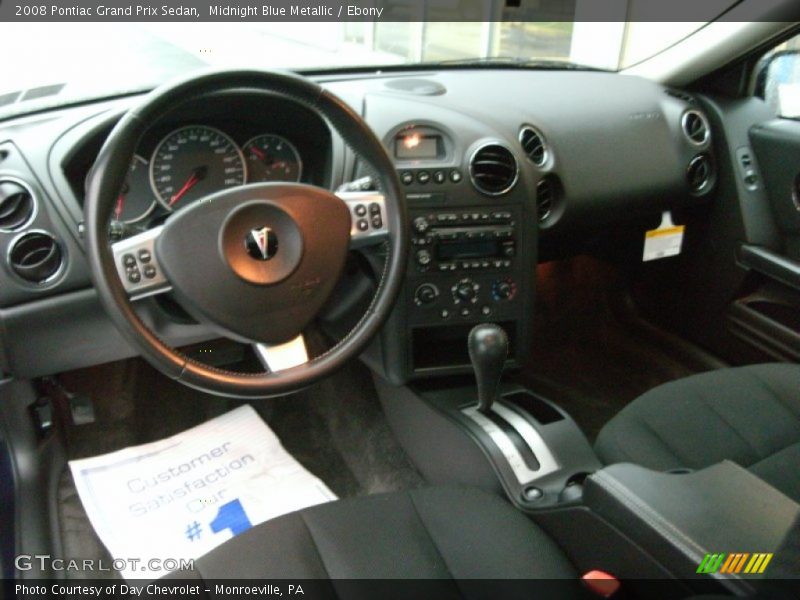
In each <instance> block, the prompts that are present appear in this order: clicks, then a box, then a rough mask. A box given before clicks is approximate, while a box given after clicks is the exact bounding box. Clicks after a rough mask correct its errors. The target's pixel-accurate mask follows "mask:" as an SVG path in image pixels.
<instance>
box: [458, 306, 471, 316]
mask: <svg viewBox="0 0 800 600" xmlns="http://www.w3.org/2000/svg"><path fill="white" fill-rule="evenodd" d="M458 312H459V314H460V315H461V316H462V317H464V318H465V319H466V318H467V317H468V316H470V314H471V312H472V311H470V309H468V308H467V307H466V306H465V307H464V308H462V309H461V310H460V311H458Z"/></svg>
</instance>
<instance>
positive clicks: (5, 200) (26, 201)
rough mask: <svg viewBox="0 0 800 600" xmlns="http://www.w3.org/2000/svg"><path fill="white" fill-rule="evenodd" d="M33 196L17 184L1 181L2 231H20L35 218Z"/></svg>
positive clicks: (0, 212)
mask: <svg viewBox="0 0 800 600" xmlns="http://www.w3.org/2000/svg"><path fill="white" fill-rule="evenodd" d="M35 206H36V205H35V201H34V199H33V194H31V192H30V190H29V189H27V188H26V187H25V186H23V185H21V184H19V183H17V182H15V181H9V180H4V181H0V231H18V230H19V229H22V228H23V227H24V226H25V225H26V224H27V223H28V222H29V221H30V220H31V218H32V217H33V213H34V210H35Z"/></svg>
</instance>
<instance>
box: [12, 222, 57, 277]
mask: <svg viewBox="0 0 800 600" xmlns="http://www.w3.org/2000/svg"><path fill="white" fill-rule="evenodd" d="M8 259H9V262H10V263H11V268H12V269H13V270H14V272H15V273H16V274H17V275H19V276H20V277H21V278H22V279H24V280H25V281H30V282H31V283H46V282H47V281H49V280H50V279H52V278H53V277H54V276H55V275H56V273H58V271H59V269H60V268H61V265H62V262H63V254H62V253H61V247H60V246H59V245H58V242H57V241H56V240H55V238H54V237H53V236H52V235H50V234H49V233H46V232H44V231H32V232H30V233H26V234H25V235H23V236H22V237H20V238H19V239H17V241H16V242H14V244H13V246H12V247H11V252H9V255H8Z"/></svg>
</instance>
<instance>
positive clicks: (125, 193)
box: [113, 154, 156, 224]
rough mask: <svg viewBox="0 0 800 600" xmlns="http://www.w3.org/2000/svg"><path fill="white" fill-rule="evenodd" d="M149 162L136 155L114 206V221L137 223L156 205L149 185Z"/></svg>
mask: <svg viewBox="0 0 800 600" xmlns="http://www.w3.org/2000/svg"><path fill="white" fill-rule="evenodd" d="M147 179H148V172H147V160H145V159H144V158H142V157H141V156H139V155H138V154H135V155H134V156H133V161H131V166H130V167H129V169H128V176H127V177H126V178H125V183H123V184H122V189H121V190H120V192H119V196H118V197H117V203H116V204H115V205H114V214H113V219H114V220H115V221H122V222H123V223H126V224H132V223H137V222H138V221H141V220H142V219H144V218H145V217H147V216H148V215H149V214H150V213H151V212H152V210H153V208H154V207H155V205H156V201H155V200H153V195H152V193H151V191H150V186H149V184H148V181H147Z"/></svg>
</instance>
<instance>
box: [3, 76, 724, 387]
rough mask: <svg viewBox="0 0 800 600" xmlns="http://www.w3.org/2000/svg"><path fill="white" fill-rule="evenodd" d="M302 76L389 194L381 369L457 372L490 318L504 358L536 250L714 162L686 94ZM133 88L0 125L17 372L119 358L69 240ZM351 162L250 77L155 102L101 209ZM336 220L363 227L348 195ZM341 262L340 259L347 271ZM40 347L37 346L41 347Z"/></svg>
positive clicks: (528, 294)
mask: <svg viewBox="0 0 800 600" xmlns="http://www.w3.org/2000/svg"><path fill="white" fill-rule="evenodd" d="M320 82H321V83H322V84H323V85H324V86H325V87H327V88H328V89H330V90H331V91H333V92H334V93H336V94H337V95H338V96H339V97H340V98H342V99H343V100H344V101H345V102H346V103H347V104H349V105H350V107H352V108H353V109H354V110H355V111H357V112H359V113H360V114H361V115H362V116H363V117H364V118H365V120H366V121H367V123H368V125H369V126H370V127H371V128H372V129H373V131H374V132H375V133H376V135H377V136H378V137H379V139H381V140H382V141H383V143H384V146H385V148H386V150H387V152H388V153H389V155H390V156H391V157H392V159H393V161H394V164H395V166H396V168H397V174H398V177H399V180H400V182H401V185H402V188H403V190H404V192H405V194H406V200H407V205H408V223H409V230H410V232H411V236H412V238H411V240H410V241H411V254H410V255H409V265H408V270H407V273H406V283H405V286H404V290H403V292H402V295H401V298H400V300H399V302H398V304H397V307H396V309H395V311H394V313H393V315H392V317H391V318H390V321H389V323H388V324H387V326H386V328H385V332H384V334H383V335H382V336H380V340H379V341H378V342H377V344H375V345H374V347H373V348H372V349H371V350H370V352H368V354H367V355H366V359H367V360H368V362H370V363H371V366H373V367H374V368H375V369H378V370H381V371H383V372H384V374H385V375H386V376H387V377H388V378H389V379H390V380H392V381H395V382H403V381H406V380H408V379H410V378H417V377H428V376H433V375H447V374H456V373H462V372H466V370H468V364H469V361H468V356H467V355H466V344H465V343H464V340H465V339H466V334H467V332H468V331H469V329H470V328H471V327H472V326H473V325H474V324H475V323H478V322H482V321H486V320H491V321H493V322H497V323H500V324H502V325H503V326H504V327H505V328H506V329H507V331H508V333H509V336H510V338H511V344H512V359H513V360H514V361H521V360H523V359H524V357H525V354H526V352H527V345H528V343H529V342H528V340H529V339H530V330H529V328H530V317H531V315H532V306H533V301H534V298H535V291H536V287H535V285H536V282H535V276H534V274H535V270H536V269H535V267H536V264H537V263H538V262H539V260H540V259H541V258H542V257H547V256H548V253H550V252H551V251H552V250H551V249H552V248H556V249H557V252H558V253H560V254H562V255H563V254H567V255H568V254H569V253H571V252H574V253H577V252H579V251H581V249H582V243H583V241H584V240H585V239H587V238H588V237H591V236H592V235H596V234H598V233H601V232H606V233H608V232H609V231H611V232H613V231H615V230H616V228H621V227H624V226H626V225H627V224H630V223H633V224H634V226H635V227H636V228H638V229H637V231H639V232H641V231H644V230H646V228H647V227H648V224H652V223H653V222H655V224H656V225H657V224H658V222H659V219H660V216H661V213H662V211H664V210H668V209H673V210H680V209H682V208H685V207H690V208H691V207H693V206H700V205H703V204H704V203H708V202H710V201H711V200H713V198H714V192H715V189H716V180H717V172H718V168H717V164H718V159H717V157H716V156H715V146H714V143H715V137H714V135H713V131H712V126H711V123H710V121H709V119H708V117H707V116H706V114H705V111H704V109H703V105H702V103H701V102H700V100H699V99H698V98H695V97H693V96H691V95H689V94H686V93H684V92H682V91H680V90H671V89H667V88H664V87H663V86H660V85H657V84H655V83H652V82H649V81H647V80H644V79H640V78H636V77H628V76H622V75H618V74H614V73H600V72H575V71H527V70H503V69H496V70H495V69H476V70H468V69H466V70H461V69H456V70H452V71H451V70H442V71H420V72H410V71H399V72H392V73H384V74H367V75H335V76H329V77H327V78H322V79H320ZM136 103H137V98H136V97H130V98H122V99H118V100H110V101H104V102H97V103H89V104H86V105H83V106H77V107H71V108H64V109H59V110H54V111H52V112H49V113H42V114H39V115H31V116H27V117H21V118H19V119H16V120H10V121H6V122H2V123H0V257H2V258H3V261H2V263H0V280H1V282H2V285H0V324H2V332H3V333H2V335H3V338H2V344H0V349H2V351H3V353H0V370H2V371H3V372H6V373H12V374H14V375H16V376H21V377H30V376H38V375H45V374H51V373H55V372H59V371H63V370H67V369H72V368H77V367H80V366H88V365H90V364H96V363H98V362H104V361H107V360H114V359H117V358H122V357H125V356H130V355H131V354H132V352H133V351H132V350H131V349H130V348H129V347H128V346H127V344H126V343H125V342H123V341H122V340H121V338H120V337H119V335H118V334H117V333H116V331H115V330H114V329H113V327H112V326H111V324H110V322H109V321H108V319H107V318H106V317H105V315H104V314H103V313H102V310H101V309H100V307H99V304H98V302H97V299H96V295H95V293H94V290H93V288H92V283H91V278H90V276H89V271H88V267H87V265H86V261H85V256H84V252H83V241H82V231H83V220H84V217H83V199H84V195H85V182H86V177H87V175H88V174H89V172H90V169H91V168H92V164H93V163H94V160H95V158H96V156H97V154H98V152H99V151H100V148H101V147H102V145H103V143H104V141H105V139H106V138H107V136H108V135H109V132H110V131H111V130H112V128H113V126H114V124H115V123H116V122H117V121H118V120H119V118H120V117H121V116H122V115H123V114H124V113H125V111H126V110H127V109H129V108H131V107H133V106H136ZM371 175H372V170H371V167H370V165H369V157H362V156H355V155H354V154H353V152H352V151H351V150H350V149H349V148H348V147H347V146H346V145H345V144H344V143H343V141H342V140H341V138H340V137H339V135H338V134H337V132H336V131H335V129H334V128H333V127H331V126H330V124H329V123H327V122H325V121H324V120H323V119H322V118H320V117H319V116H318V115H317V114H316V113H314V112H313V111H311V110H309V109H307V108H305V107H303V106H301V105H299V104H297V103H296V102H294V101H292V100H290V99H287V98H283V97H280V96H276V95H273V94H269V93H266V92H261V91H254V90H236V91H228V92H224V93H223V92H219V93H214V94H210V95H208V96H204V97H202V98H195V99H193V100H190V101H188V102H187V103H185V104H183V105H181V106H176V107H174V108H173V109H172V110H171V111H170V112H169V113H167V114H165V115H164V116H163V117H162V118H161V120H160V121H159V122H157V123H156V124H155V125H154V126H153V127H152V128H151V129H150V130H149V131H148V132H147V133H146V134H145V135H144V136H143V138H142V139H141V140H140V142H139V145H138V147H137V149H136V156H135V157H134V158H133V161H132V163H131V166H130V171H129V175H128V179H127V181H126V183H125V185H124V186H123V189H122V190H120V194H119V197H118V198H117V203H116V205H115V210H114V216H113V219H112V222H111V223H110V225H109V226H110V228H111V232H112V236H113V237H114V238H116V239H123V238H126V237H129V236H132V235H136V234H137V233H140V232H142V231H144V230H146V229H148V228H151V227H156V226H158V225H160V224H162V223H163V222H164V221H165V220H166V219H168V218H169V217H170V215H171V214H173V213H174V212H176V211H180V210H181V209H182V208H184V207H186V206H189V205H191V204H192V203H193V202H196V201H197V200H199V199H200V198H202V197H205V196H207V195H209V194H212V193H214V192H215V191H219V190H222V189H226V188H232V187H237V186H243V185H248V184H250V183H255V182H264V181H276V182H277V181H290V182H302V183H307V184H310V185H315V186H320V187H324V188H326V189H331V190H336V189H338V188H339V187H340V186H342V185H344V184H347V183H348V182H353V181H358V182H360V183H359V185H360V186H363V187H362V188H361V189H370V186H371V184H370V176H371ZM353 218H354V219H356V220H355V221H354V223H353V226H354V227H358V228H361V227H362V225H363V227H364V229H363V230H366V229H369V227H370V226H371V225H370V219H374V218H375V215H372V214H370V213H369V212H368V209H367V207H364V214H363V215H359V214H354V217H353ZM354 254H358V255H359V256H355V257H353V260H352V261H351V262H350V266H349V267H348V268H347V269H346V270H345V273H344V274H343V275H342V280H341V282H340V285H339V287H338V288H337V290H336V291H335V292H334V296H333V297H332V298H331V301H330V302H329V311H328V314H326V315H325V316H324V318H323V322H324V324H325V326H326V328H327V329H328V331H329V333H331V335H332V336H333V337H337V336H341V335H345V334H346V333H347V331H348V327H349V326H350V325H352V323H354V322H355V321H357V320H358V318H359V317H360V313H361V312H363V310H364V308H365V307H366V306H367V305H368V303H369V298H370V295H371V293H372V292H373V291H374V289H375V281H376V280H377V279H378V278H379V275H380V272H381V267H382V264H383V262H382V256H381V250H380V249H379V248H378V249H375V248H371V249H369V250H367V249H364V250H358V251H354ZM353 265H355V266H353ZM136 308H137V311H139V312H140V315H141V316H142V318H143V319H144V320H145V322H147V323H148V324H150V325H151V326H152V327H153V328H154V329H155V330H156V331H157V332H158V333H159V335H161V336H162V337H163V338H165V339H166V340H168V341H169V342H170V343H172V344H173V345H176V346H180V345H182V344H184V345H185V344H190V343H194V342H197V341H202V340H207V339H211V338H212V337H214V336H213V333H212V332H211V331H209V330H208V329H207V328H205V326H203V325H202V324H198V323H195V322H193V321H192V320H191V319H189V318H188V317H187V316H186V315H185V314H182V313H181V311H180V310H178V308H177V307H176V306H175V305H174V303H173V304H170V303H169V297H168V296H159V297H157V298H149V299H146V300H142V301H139V302H137V303H136ZM42 347H47V348H49V349H50V351H49V352H47V353H42V352H41V348H42Z"/></svg>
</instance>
